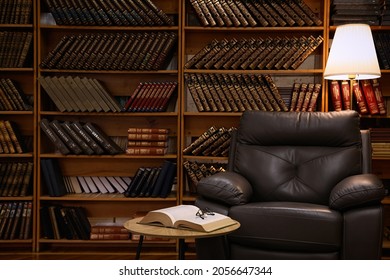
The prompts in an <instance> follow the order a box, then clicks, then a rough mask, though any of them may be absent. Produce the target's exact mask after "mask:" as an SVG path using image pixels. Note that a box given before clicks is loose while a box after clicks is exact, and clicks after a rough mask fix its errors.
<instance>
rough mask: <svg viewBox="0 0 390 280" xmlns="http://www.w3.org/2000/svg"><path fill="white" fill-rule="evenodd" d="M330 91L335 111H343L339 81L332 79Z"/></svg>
mask: <svg viewBox="0 0 390 280" xmlns="http://www.w3.org/2000/svg"><path fill="white" fill-rule="evenodd" d="M330 92H331V99H332V105H333V109H334V110H335V111H341V110H342V108H343V107H342V101H341V92H340V84H339V82H338V81H331V83H330Z"/></svg>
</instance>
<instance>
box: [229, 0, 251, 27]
mask: <svg viewBox="0 0 390 280" xmlns="http://www.w3.org/2000/svg"><path fill="white" fill-rule="evenodd" d="M225 1H226V2H227V4H228V5H229V7H230V9H231V10H232V12H233V13H234V15H235V16H236V18H237V19H238V21H239V23H240V25H239V26H243V27H246V26H248V25H249V23H248V21H247V19H246V17H245V15H244V14H243V13H242V11H241V10H240V8H239V7H238V6H239V3H240V2H238V1H233V0H225Z"/></svg>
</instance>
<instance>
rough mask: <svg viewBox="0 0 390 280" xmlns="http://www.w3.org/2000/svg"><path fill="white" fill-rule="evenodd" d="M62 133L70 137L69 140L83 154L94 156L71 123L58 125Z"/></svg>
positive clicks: (66, 122) (65, 122)
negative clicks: (62, 130)
mask: <svg viewBox="0 0 390 280" xmlns="http://www.w3.org/2000/svg"><path fill="white" fill-rule="evenodd" d="M60 125H61V126H62V128H63V129H64V131H65V132H66V133H67V134H68V135H69V136H70V138H71V139H72V140H73V141H74V142H75V143H76V144H77V145H78V146H79V147H80V148H81V149H82V150H83V152H84V154H87V155H92V154H94V151H93V150H92V148H91V147H89V146H88V144H87V143H86V142H84V140H83V139H82V138H81V136H80V135H79V134H78V133H77V131H75V130H74V129H73V128H72V126H71V122H69V121H64V122H62V123H60Z"/></svg>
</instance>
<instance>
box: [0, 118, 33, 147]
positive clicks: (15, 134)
mask: <svg viewBox="0 0 390 280" xmlns="http://www.w3.org/2000/svg"><path fill="white" fill-rule="evenodd" d="M25 152H27V147H26V145H25V143H24V138H23V137H22V136H21V134H20V132H19V128H18V126H17V124H16V123H14V122H12V121H10V120H0V154H22V153H25Z"/></svg>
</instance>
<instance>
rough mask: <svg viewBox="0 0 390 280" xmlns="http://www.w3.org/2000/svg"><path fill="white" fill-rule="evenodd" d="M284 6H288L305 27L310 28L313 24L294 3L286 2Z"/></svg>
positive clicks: (290, 0)
mask: <svg viewBox="0 0 390 280" xmlns="http://www.w3.org/2000/svg"><path fill="white" fill-rule="evenodd" d="M286 4H288V5H289V6H290V7H291V9H292V10H293V11H294V12H295V13H296V14H297V15H298V16H299V18H300V19H302V20H303V21H304V22H305V24H306V25H307V26H312V25H313V24H314V22H313V21H312V20H311V18H310V17H309V15H307V14H306V13H305V12H304V11H303V10H302V8H301V7H300V6H299V5H298V4H297V2H296V1H292V0H289V1H286Z"/></svg>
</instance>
